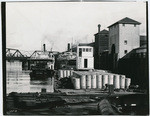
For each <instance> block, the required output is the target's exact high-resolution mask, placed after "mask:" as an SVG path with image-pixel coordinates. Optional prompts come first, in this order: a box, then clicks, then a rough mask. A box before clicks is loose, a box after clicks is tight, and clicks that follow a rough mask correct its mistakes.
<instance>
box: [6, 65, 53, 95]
mask: <svg viewBox="0 0 150 116" xmlns="http://www.w3.org/2000/svg"><path fill="white" fill-rule="evenodd" d="M6 67H7V69H6V93H7V94H9V93H11V92H22V93H23V92H41V89H42V88H45V89H46V90H47V92H52V91H53V90H52V89H53V87H52V85H51V78H47V79H44V80H43V79H42V80H31V79H30V75H29V73H30V71H24V70H22V67H21V63H20V62H14V63H10V62H7V63H6Z"/></svg>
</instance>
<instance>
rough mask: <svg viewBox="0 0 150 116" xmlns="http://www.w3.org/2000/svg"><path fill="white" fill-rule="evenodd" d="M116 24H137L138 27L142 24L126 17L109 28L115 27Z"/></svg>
mask: <svg viewBox="0 0 150 116" xmlns="http://www.w3.org/2000/svg"><path fill="white" fill-rule="evenodd" d="M116 24H137V25H140V24H141V23H140V22H138V21H135V20H133V19H131V18H128V17H125V18H123V19H121V20H119V21H117V22H116V23H114V24H112V25H110V26H108V28H109V27H111V26H113V25H116Z"/></svg>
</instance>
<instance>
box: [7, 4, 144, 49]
mask: <svg viewBox="0 0 150 116" xmlns="http://www.w3.org/2000/svg"><path fill="white" fill-rule="evenodd" d="M125 17H129V18H131V19H134V20H136V21H138V22H141V25H140V35H146V3H145V2H8V3H7V4H6V47H7V48H15V49H19V50H24V51H34V50H41V49H42V44H43V43H45V44H46V49H47V50H50V49H51V48H52V50H54V51H59V52H62V51H65V50H67V43H71V42H73V43H75V42H80V43H89V42H94V34H95V33H97V32H98V27H97V26H98V24H101V30H103V29H106V30H108V28H107V27H108V26H109V25H111V24H113V23H115V22H117V21H118V20H121V19H123V18H125Z"/></svg>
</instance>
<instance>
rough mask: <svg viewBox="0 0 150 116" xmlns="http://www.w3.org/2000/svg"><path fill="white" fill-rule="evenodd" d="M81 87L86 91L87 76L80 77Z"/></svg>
mask: <svg viewBox="0 0 150 116" xmlns="http://www.w3.org/2000/svg"><path fill="white" fill-rule="evenodd" d="M80 87H81V89H86V75H81V76H80Z"/></svg>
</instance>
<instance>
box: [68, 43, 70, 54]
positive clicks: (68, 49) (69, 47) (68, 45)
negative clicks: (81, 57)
mask: <svg viewBox="0 0 150 116" xmlns="http://www.w3.org/2000/svg"><path fill="white" fill-rule="evenodd" d="M69 51H70V43H68V52H69Z"/></svg>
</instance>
